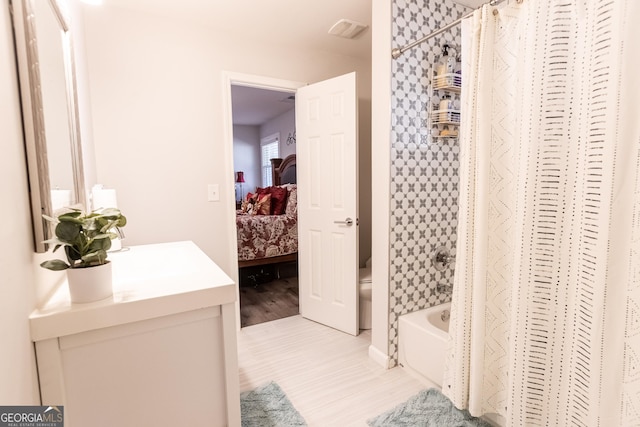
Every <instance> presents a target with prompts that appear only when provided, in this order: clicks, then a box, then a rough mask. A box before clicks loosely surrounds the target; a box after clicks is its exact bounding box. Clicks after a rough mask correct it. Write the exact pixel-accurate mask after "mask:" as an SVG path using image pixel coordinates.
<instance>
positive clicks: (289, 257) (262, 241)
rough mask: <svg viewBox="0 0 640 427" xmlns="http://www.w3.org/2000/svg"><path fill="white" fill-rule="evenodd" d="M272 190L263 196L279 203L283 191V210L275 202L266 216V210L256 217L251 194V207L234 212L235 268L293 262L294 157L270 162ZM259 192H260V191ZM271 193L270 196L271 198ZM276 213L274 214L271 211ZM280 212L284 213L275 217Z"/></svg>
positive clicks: (295, 212) (295, 243)
mask: <svg viewBox="0 0 640 427" xmlns="http://www.w3.org/2000/svg"><path fill="white" fill-rule="evenodd" d="M271 165H272V174H273V176H272V178H273V186H272V187H268V188H266V189H262V190H264V191H266V194H270V195H273V196H275V195H276V194H277V195H278V199H277V200H282V196H281V195H282V194H283V192H285V191H286V198H285V201H284V202H283V203H284V207H283V206H282V205H281V204H279V203H280V202H277V201H276V199H275V198H274V202H273V203H275V204H274V205H273V206H274V207H272V208H271V209H270V212H269V214H268V215H267V214H266V210H263V211H261V212H260V213H261V214H255V213H254V212H255V211H254V209H259V207H256V206H257V205H258V204H257V203H255V202H256V200H257V199H256V198H257V197H258V196H257V195H256V193H257V194H265V193H264V192H262V193H258V192H254V193H251V194H252V195H255V197H253V198H252V201H253V202H254V205H256V206H252V205H249V206H247V205H248V203H246V202H244V203H243V209H239V210H237V211H236V229H237V238H238V267H240V268H243V267H251V266H256V265H265V264H275V263H280V262H288V261H295V260H297V257H298V205H297V186H296V156H295V154H292V155H290V156H288V157H286V158H284V159H271ZM262 190H261V191H262ZM271 193H272V194H271ZM274 209H275V211H274ZM278 211H280V212H282V211H283V213H280V214H277V212H278Z"/></svg>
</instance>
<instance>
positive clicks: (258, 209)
mask: <svg viewBox="0 0 640 427" xmlns="http://www.w3.org/2000/svg"><path fill="white" fill-rule="evenodd" d="M270 214H271V194H258V200H257V201H256V204H255V205H254V206H253V215H270Z"/></svg>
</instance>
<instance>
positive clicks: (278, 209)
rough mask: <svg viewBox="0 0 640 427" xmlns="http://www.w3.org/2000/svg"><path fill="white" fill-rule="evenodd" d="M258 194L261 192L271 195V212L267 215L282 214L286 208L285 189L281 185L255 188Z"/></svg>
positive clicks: (261, 193)
mask: <svg viewBox="0 0 640 427" xmlns="http://www.w3.org/2000/svg"><path fill="white" fill-rule="evenodd" d="M256 193H257V194H258V196H260V195H263V194H270V195H271V212H270V213H269V215H282V214H283V213H284V211H285V209H286V208H287V189H286V188H283V187H276V186H271V187H265V188H260V187H258V188H257V189H256Z"/></svg>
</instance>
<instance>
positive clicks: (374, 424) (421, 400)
mask: <svg viewBox="0 0 640 427" xmlns="http://www.w3.org/2000/svg"><path fill="white" fill-rule="evenodd" d="M367 424H369V425H370V426H371V427H418V426H419V427H452V426H455V427H491V424H489V423H487V422H486V421H484V420H481V419H480V418H475V417H472V416H471V415H470V414H469V412H468V411H461V410H459V409H457V408H456V407H455V406H453V403H451V401H450V400H449V399H448V398H447V397H446V396H445V395H443V394H442V393H440V391H438V390H436V389H435V388H431V389H429V390H423V391H421V392H420V393H418V394H416V395H415V396H413V397H411V398H410V399H409V400H407V401H406V402H404V403H402V404H400V405H398V406H396V407H395V408H393V409H391V410H389V411H387V412H385V413H384V414H381V415H378V416H377V417H375V418H372V419H370V420H368V421H367Z"/></svg>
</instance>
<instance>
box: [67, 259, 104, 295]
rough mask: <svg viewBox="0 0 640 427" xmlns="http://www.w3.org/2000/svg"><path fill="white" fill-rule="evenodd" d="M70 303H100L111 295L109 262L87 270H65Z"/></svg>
mask: <svg viewBox="0 0 640 427" xmlns="http://www.w3.org/2000/svg"><path fill="white" fill-rule="evenodd" d="M67 279H68V282H69V295H70V296H71V302H72V303H84V302H93V301H100V300H102V299H105V298H109V297H110V296H111V295H113V287H112V285H111V262H109V261H107V263H106V264H102V265H98V266H95V267H87V268H69V269H67Z"/></svg>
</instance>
